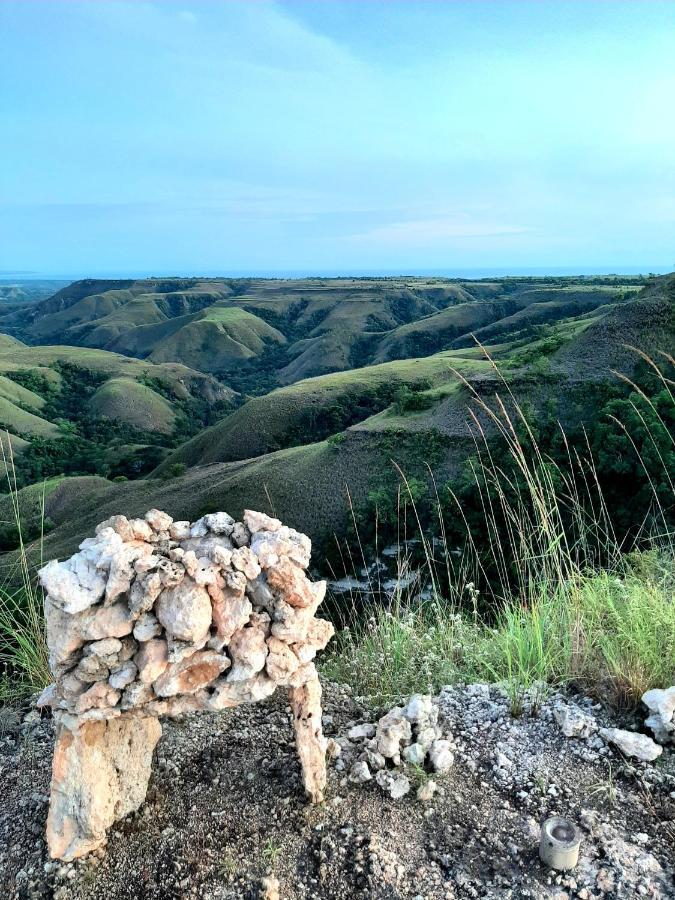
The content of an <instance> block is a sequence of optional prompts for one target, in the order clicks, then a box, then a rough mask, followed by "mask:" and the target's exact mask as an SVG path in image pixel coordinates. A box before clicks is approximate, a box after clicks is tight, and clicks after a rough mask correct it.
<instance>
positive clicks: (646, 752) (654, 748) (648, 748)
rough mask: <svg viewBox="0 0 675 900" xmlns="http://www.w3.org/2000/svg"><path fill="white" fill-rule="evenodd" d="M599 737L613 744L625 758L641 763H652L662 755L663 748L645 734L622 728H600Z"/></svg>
mask: <svg viewBox="0 0 675 900" xmlns="http://www.w3.org/2000/svg"><path fill="white" fill-rule="evenodd" d="M600 736H601V737H602V738H604V740H606V741H607V742H608V743H610V744H614V746H615V747H618V748H619V750H621V752H622V753H624V754H625V755H626V756H632V757H634V758H635V759H640V760H642V761H643V762H653V761H654V760H655V759H657V758H658V757H659V756H661V754H662V753H663V747H661V746H660V744H656V743H655V742H654V741H653V740H652V739H651V738H650V737H647V735H646V734H638V733H637V732H635V731H625V730H624V729H622V728H601V729H600Z"/></svg>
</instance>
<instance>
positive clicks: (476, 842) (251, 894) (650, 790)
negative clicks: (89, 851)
mask: <svg viewBox="0 0 675 900" xmlns="http://www.w3.org/2000/svg"><path fill="white" fill-rule="evenodd" d="M577 699H578V698H577ZM580 702H581V704H582V705H584V706H585V708H586V709H587V711H588V712H590V713H591V714H592V715H593V716H594V717H596V718H597V720H598V722H599V724H602V725H607V724H621V725H622V727H623V726H625V725H626V722H623V723H617V722H613V723H611V722H610V717H609V716H608V714H606V712H605V711H604V710H603V709H602V708H601V707H600V706H598V705H596V706H593V705H592V704H591V703H590V701H585V700H581V701H580ZM552 703H553V700H547V701H546V703H544V705H543V707H541V708H536V709H529V708H527V709H526V711H525V713H524V715H522V716H520V717H519V718H517V719H514V718H512V717H511V716H510V713H509V705H508V701H507V699H506V698H505V697H504V696H503V695H501V694H500V693H499V692H497V691H495V689H494V688H493V689H492V690H488V689H487V687H485V686H479V687H478V688H475V687H473V688H472V687H468V688H462V687H458V688H452V689H449V690H446V691H444V692H443V693H442V694H440V695H439V698H438V705H439V710H440V723H441V725H442V727H443V729H444V731H445V733H446V734H447V735H448V736H449V738H450V739H451V741H452V744H453V750H454V753H455V762H454V765H453V767H452V768H451V769H450V771H449V772H448V773H447V774H446V775H444V776H442V777H440V778H437V779H436V780H437V782H438V785H439V791H438V792H437V793H436V795H435V796H434V797H433V798H432V799H431V800H430V801H428V802H426V803H424V802H422V801H420V800H418V799H417V798H416V790H415V788H416V787H417V785H418V784H419V782H420V779H421V780H423V779H424V778H425V777H426V776H424V774H423V773H420V772H416V773H415V772H410V773H408V774H409V776H410V778H411V781H412V783H413V789H412V790H411V791H410V793H409V794H408V795H407V796H405V797H403V798H401V799H399V800H392V799H391V798H390V797H389V796H388V795H387V794H386V793H384V792H383V791H382V789H381V788H380V787H378V786H377V785H376V784H375V782H374V781H371V782H368V783H366V784H363V785H357V784H354V783H352V782H351V781H350V780H349V772H350V767H351V765H352V763H353V761H354V760H356V759H358V754H359V752H360V748H359V746H358V745H357V744H354V746H352V743H351V742H350V741H348V740H347V738H346V734H347V731H348V730H349V727H350V726H351V725H353V724H354V723H359V722H374V721H376V720H377V716H378V712H379V713H381V712H382V710H380V711H375V710H372V709H369V708H368V707H367V706H366V705H365V704H363V703H362V702H359V701H357V700H355V699H354V698H353V697H352V696H351V695H350V693H349V692H348V691H347V690H346V689H344V688H342V687H339V686H336V685H326V686H325V692H324V711H325V731H326V734H327V735H329V736H333V737H337V738H339V740H340V743H341V744H342V746H343V751H342V753H341V755H340V756H338V758H337V759H336V760H333V761H332V762H331V763H330V767H329V787H328V791H327V798H326V802H325V803H323V804H321V805H319V806H315V807H312V806H309V805H308V804H307V803H306V801H305V798H304V796H303V792H302V788H301V784H300V773H299V765H298V763H297V760H296V756H295V751H294V746H293V735H292V729H291V726H290V721H289V715H288V710H287V708H286V705H285V697H284V696H283V695H282V693H279V695H278V696H275V697H273V698H271V700H269V701H267V702H265V703H263V704H258V705H256V706H251V707H240V708H239V709H236V710H232V711H228V712H225V713H219V714H202V715H197V716H192V717H190V718H187V719H185V720H183V721H174V722H166V723H164V733H163V737H162V739H161V741H160V744H159V745H158V749H157V755H156V760H155V764H154V767H153V775H152V778H151V781H150V787H149V791H148V796H147V800H146V802H145V804H144V805H143V806H141V808H140V809H139V810H138V812H137V813H134V814H133V815H131V816H129V817H128V818H127V819H126V820H124V821H122V822H119V823H117V825H115V826H114V827H113V828H112V829H111V831H110V835H109V841H108V845H107V847H106V848H105V850H101V851H99V853H98V854H96V855H92V856H90V857H88V858H85V859H83V860H79V861H76V862H75V863H72V864H67V865H65V864H62V863H60V862H58V861H56V862H55V861H51V860H49V858H48V855H47V852H46V846H45V842H44V839H43V835H44V827H45V820H46V815H47V804H48V791H49V779H50V762H51V750H52V743H53V727H52V722H51V720H49V719H40V717H39V715H38V714H37V713H36V712H31V711H29V710H28V709H27V708H26V709H24V710H20V711H18V712H14V711H12V710H8V709H5V710H4V711H2V715H1V716H0V898H3V900H5V898H6V900H19V898H20V900H29V898H55V900H85V898H86V900H165V898H166V900H168V898H176V900H182V898H186V900H187V898H204V900H230V898H241V900H258V898H263V897H264V896H265V894H264V889H263V888H262V878H263V877H264V876H266V875H270V874H273V875H275V876H276V878H278V880H279V883H280V891H279V893H280V897H281V898H282V900H309V898H327V900H328V898H330V900H348V898H376V900H379V898H382V900H399V898H401V900H403V898H405V900H427V898H428V900H454V898H511V900H519V898H555V900H565V898H579V900H590V898H599V897H603V898H637V897H641V896H645V897H650V898H668V897H675V879H674V874H675V873H674V865H675V752H674V750H673V749H672V748H671V749H666V751H665V752H664V753H663V755H662V756H661V757H660V759H659V760H657V761H656V763H654V764H646V763H635V762H629V761H627V760H625V759H624V758H623V757H621V755H620V754H619V753H618V751H616V750H614V749H611V748H609V747H607V746H606V745H604V744H603V742H602V741H601V740H600V738H598V737H597V736H596V737H595V738H591V739H588V740H581V739H574V738H572V739H571V738H566V737H564V735H563V734H562V732H561V731H560V728H559V726H558V725H557V723H556V722H555V720H554V718H553V716H552V714H551V709H552ZM639 726H640V721H639V719H635V720H634V722H633V723H632V727H639ZM415 779H417V782H416V781H415ZM553 814H560V815H564V816H567V817H569V818H571V819H572V820H573V821H575V822H576V823H577V824H578V825H579V826H580V828H581V830H582V833H583V843H582V849H581V857H580V861H579V865H578V866H577V868H576V869H574V870H573V871H572V872H570V873H569V874H561V873H556V872H553V871H550V870H547V869H545V868H544V867H543V865H542V864H541V863H540V861H539V858H538V854H537V846H538V837H539V824H540V823H541V822H542V821H543V820H544V819H545V818H546V817H547V816H549V815H553Z"/></svg>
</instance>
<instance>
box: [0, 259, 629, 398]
mask: <svg viewBox="0 0 675 900" xmlns="http://www.w3.org/2000/svg"><path fill="white" fill-rule="evenodd" d="M641 285H642V282H641V280H640V279H629V280H627V281H626V282H622V281H620V280H617V279H616V278H614V277H608V278H605V279H588V280H585V279H559V278H558V279H555V278H549V279H531V278H520V279H517V278H512V279H500V280H495V281H490V282H478V281H476V282H472V281H459V280H452V279H440V278H439V279H433V278H384V279H375V278H373V279H369V278H361V279H356V278H336V279H319V278H309V279H302V280H292V279H288V280H282V279H274V280H273V279H238V280H223V279H204V280H199V279H167V280H158V279H148V280H145V281H120V282H110V281H106V282H96V281H87V282H77V283H76V284H75V285H71V286H70V287H69V288H67V289H65V290H62V291H59V292H58V294H56V295H55V296H54V297H52V298H49V299H48V300H46V301H44V302H43V303H41V304H39V305H38V306H36V307H34V308H33V309H32V310H31V311H30V315H27V316H25V317H24V319H23V320H21V321H18V320H17V322H16V323H15V328H14V331H13V332H12V333H14V334H16V335H18V336H20V337H22V338H23V339H25V340H27V341H29V342H30V343H36V342H37V343H47V342H55V341H58V342H59V343H67V344H75V345H82V346H87V347H97V348H101V349H106V350H111V351H114V352H118V353H122V354H125V355H128V356H136V357H139V358H147V359H149V360H151V361H153V362H179V363H183V364H185V365H188V366H190V367H192V368H195V369H198V370H199V371H203V372H209V373H212V374H215V375H217V376H218V377H220V378H221V379H222V380H224V381H225V382H226V383H228V384H230V385H231V386H233V387H234V388H235V389H236V390H241V391H244V392H253V393H263V392H265V391H266V390H268V389H269V388H272V387H277V386H281V385H283V384H291V383H293V382H296V381H301V380H304V379H306V378H310V377H312V376H315V375H321V374H326V373H331V372H342V371H347V370H349V369H352V368H353V367H354V366H364V365H366V364H369V363H379V362H386V361H388V360H392V359H404V358H409V357H421V356H427V355H430V354H432V353H436V352H438V351H440V350H445V349H451V348H452V347H453V346H458V347H459V346H467V345H469V343H470V342H471V341H472V338H471V334H472V333H473V332H475V331H481V330H482V329H488V330H487V331H485V332H482V331H481V333H482V334H483V336H484V338H485V339H486V340H487V339H488V338H489V337H490V336H496V335H501V334H505V333H510V332H512V331H513V330H514V329H516V328H520V329H523V328H527V327H529V326H531V325H534V324H541V323H543V322H552V321H555V320H558V319H561V318H565V317H568V316H572V315H578V314H579V313H580V312H582V311H583V310H585V309H586V310H590V309H593V308H594V307H596V306H598V305H600V304H602V303H607V302H609V303H611V302H615V301H618V300H620V299H624V298H625V297H626V296H627V295H630V294H632V293H635V292H636V291H637V290H639V289H640V287H641ZM525 310H528V311H529V312H528V313H525V312H524V311H525ZM514 315H516V316H517V318H516V319H515V320H513V319H512V317H513V316H514ZM489 329H492V331H490V330H489Z"/></svg>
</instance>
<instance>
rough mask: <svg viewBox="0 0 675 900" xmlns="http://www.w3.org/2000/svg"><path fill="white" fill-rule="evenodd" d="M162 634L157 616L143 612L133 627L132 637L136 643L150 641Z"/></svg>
mask: <svg viewBox="0 0 675 900" xmlns="http://www.w3.org/2000/svg"><path fill="white" fill-rule="evenodd" d="M161 633H162V626H161V625H160V624H159V621H158V619H157V616H156V615H155V614H154V613H151V612H145V613H143V615H142V616H140V618H139V619H138V620H137V622H136V623H135V625H134V637H135V638H136V640H137V641H140V642H142V643H143V642H145V641H151V640H152V639H153V638H156V637H159V636H160V634H161Z"/></svg>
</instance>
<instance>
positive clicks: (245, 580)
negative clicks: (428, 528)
mask: <svg viewBox="0 0 675 900" xmlns="http://www.w3.org/2000/svg"><path fill="white" fill-rule="evenodd" d="M310 552H311V543H310V540H309V538H308V537H307V536H306V535H304V534H300V533H298V532H297V531H294V530H293V529H291V528H288V527H286V526H284V525H282V524H281V522H280V521H279V520H278V519H274V518H271V517H270V516H267V515H265V514H264V513H259V512H254V511H252V510H246V511H245V513H244V516H243V521H242V522H235V520H234V519H233V518H231V517H230V516H229V515H228V514H227V513H224V512H219V513H212V514H209V515H206V516H204V517H203V518H202V519H199V520H198V521H197V522H194V523H190V522H174V521H173V519H172V518H171V516H169V515H167V513H165V512H162V511H160V510H156V509H153V510H150V511H149V512H148V513H146V515H145V517H144V518H143V519H127V518H126V517H125V516H122V515H117V516H113V517H112V518H110V519H108V520H107V521H105V522H102V523H101V524H100V525H99V526H98V527H97V528H96V534H95V536H94V537H91V538H87V539H86V540H85V541H83V542H82V544H81V545H80V550H79V552H78V553H76V554H75V555H74V556H72V557H71V558H70V559H68V560H65V561H63V562H58V561H56V560H54V561H52V562H50V563H48V564H47V565H46V566H44V568H43V569H41V571H40V580H41V583H42V585H43V587H44V589H45V593H46V598H45V618H46V626H47V641H48V645H49V659H50V667H51V670H52V673H53V675H54V678H55V681H54V683H53V684H52V685H50V686H49V687H48V688H47V689H46V691H45V692H44V693H43V696H42V698H41V700H40V701H39V705H41V706H43V707H44V706H51V708H52V710H53V711H54V716H55V720H56V744H55V749H54V762H53V775H52V794H51V803H50V813H49V817H48V822H47V838H48V843H49V847H50V852H51V854H52V856H53V857H56V858H60V859H73V858H75V857H78V856H81V855H83V854H86V853H89V852H90V851H91V850H93V849H95V848H97V847H99V846H101V844H102V843H104V841H105V834H106V831H107V829H108V828H109V827H110V825H111V824H112V823H113V822H114V821H115V820H116V819H119V818H121V817H123V816H125V815H127V814H128V813H129V812H132V811H134V810H136V809H137V808H138V807H139V806H140V804H141V803H142V802H143V798H144V797H145V792H146V789H147V784H148V779H149V776H150V764H151V759H152V752H153V750H154V747H155V745H156V744H157V741H158V740H159V737H160V734H161V726H160V725H159V721H158V720H159V718H160V717H164V716H179V715H183V714H184V713H188V712H193V711H199V710H208V711H217V710H222V709H225V708H228V707H233V706H237V705H239V704H241V703H249V702H254V701H258V700H262V699H264V698H266V697H268V696H270V695H271V694H272V693H273V692H274V690H275V689H276V688H277V687H278V686H280V685H284V686H286V687H288V688H289V700H290V704H291V710H292V713H293V718H294V725H295V731H296V740H297V748H298V754H299V756H300V760H301V764H302V769H303V778H304V785H305V789H306V791H307V793H308V794H309V795H310V797H311V798H312V800H314V801H318V800H320V799H322V792H323V788H324V786H325V778H326V775H325V742H324V739H323V736H322V732H321V686H320V684H319V680H318V676H317V673H316V669H315V667H314V663H313V659H314V657H315V655H316V653H317V651H319V650H321V649H323V648H324V647H325V646H326V644H327V643H328V641H329V640H330V638H331V636H332V634H333V626H332V625H331V624H330V622H327V621H324V620H322V619H318V618H316V617H315V613H316V611H317V609H318V607H319V605H320V603H321V601H322V600H323V598H324V594H325V590H326V585H325V582H311V581H310V580H309V578H308V577H307V575H306V573H305V569H306V568H307V566H308V565H309V559H310Z"/></svg>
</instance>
